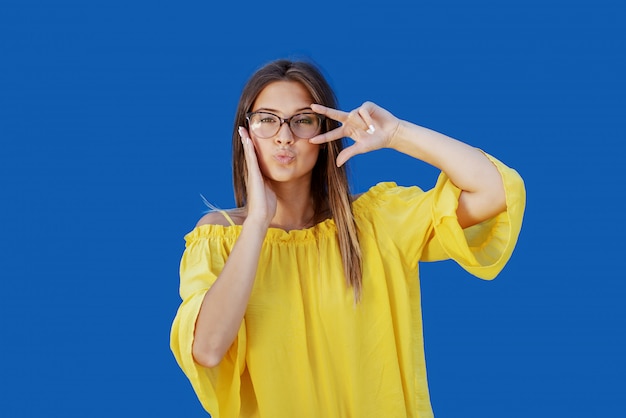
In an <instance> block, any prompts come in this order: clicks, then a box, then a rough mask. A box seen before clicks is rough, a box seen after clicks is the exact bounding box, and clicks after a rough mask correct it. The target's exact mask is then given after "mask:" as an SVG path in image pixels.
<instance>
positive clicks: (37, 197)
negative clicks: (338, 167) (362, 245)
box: [0, 0, 626, 418]
mask: <svg viewBox="0 0 626 418" xmlns="http://www.w3.org/2000/svg"><path fill="white" fill-rule="evenodd" d="M226 3H227V2H208V1H207V2H200V1H181V2H165V1H151V2H147V1H145V2H130V1H129V2H122V1H114V0H109V1H99V0H96V1H88V2H85V1H78V0H75V1H68V0H60V1H55V2H43V1H39V2H38V1H28V0H22V1H18V0H3V2H2V4H1V5H0V194H1V199H0V228H1V229H0V277H1V279H0V330H1V334H0V379H1V382H2V388H1V392H0V416H2V417H36V416H53V417H110V416H120V417H137V416H151V417H179V416H181V417H182V416H184V417H202V416H206V413H205V412H204V411H203V410H202V408H201V406H200V404H199V402H198V401H197V399H196V397H195V395H194V393H193V391H192V389H191V387H190V385H189V383H188V381H187V380H186V378H185V377H184V375H183V374H182V372H181V371H180V369H179V368H178V366H177V365H176V363H175V361H174V358H173V356H172V355H171V353H170V351H169V340H168V338H169V328H170V324H171V321H172V319H173V316H174V314H175V311H176V309H177V307H178V304H179V298H178V294H177V291H178V262H179V258H180V255H181V254H182V251H183V246H184V243H183V239H182V237H183V235H184V234H185V233H186V232H188V231H189V230H190V229H191V228H192V227H193V226H194V224H195V222H196V221H197V219H198V218H199V217H200V216H201V215H202V211H203V210H204V209H205V208H204V206H203V204H202V201H201V199H200V196H199V195H200V193H202V194H203V195H205V196H206V197H207V198H208V199H209V200H211V202H212V203H214V204H216V205H218V206H221V207H230V206H232V205H233V198H232V193H231V180H230V178H231V172H230V130H231V125H232V119H233V114H234V110H235V106H236V103H237V99H238V96H239V93H240V90H241V88H242V86H243V84H244V82H245V81H246V80H247V78H248V77H249V76H250V75H251V73H252V72H253V71H254V70H255V69H256V68H258V67H259V66H260V65H262V64H263V63H265V62H267V61H269V60H271V59H275V58H279V57H285V56H286V57H296V58H298V57H306V58H311V59H313V60H314V61H316V62H317V63H318V64H319V65H320V66H321V67H322V69H323V71H324V72H325V74H327V76H328V78H329V80H330V82H331V84H332V85H333V86H334V87H335V89H336V92H337V94H338V97H339V102H340V107H341V108H342V109H344V110H349V109H351V108H353V107H355V106H358V105H359V104H360V103H362V102H363V101H365V100H372V101H375V102H377V103H379V104H380V105H382V106H384V107H386V108H387V109H389V110H390V111H392V112H393V113H395V114H396V115H397V116H399V117H402V118H405V119H408V120H411V121H413V122H415V123H418V124H421V125H424V126H427V127H430V128H433V129H436V130H439V131H441V132H444V133H447V134H449V135H451V136H454V137H457V138H459V139H462V140H463V141H465V142H468V143H470V144H472V145H475V146H477V147H480V148H483V149H485V150H486V151H488V152H490V153H491V154H493V155H495V156H496V157H498V158H499V159H501V160H502V161H504V162H505V163H507V164H508V165H510V166H512V167H514V168H516V169H517V170H518V171H519V172H520V173H521V174H522V176H523V177H524V179H525V181H526V186H527V190H528V205H527V212H526V216H525V221H524V226H523V230H522V233H521V236H520V240H519V244H518V246H517V249H516V251H515V253H514V254H513V257H512V259H511V261H510V263H509V264H508V265H507V267H506V268H505V269H504V271H503V272H502V273H501V275H500V277H499V278H498V279H497V280H495V281H493V282H483V281H481V280H478V279H475V278H473V277H471V276H470V275H469V274H467V273H465V272H464V271H462V270H461V269H460V268H459V267H458V266H456V265H455V264H453V263H451V262H444V263H435V264H429V265H425V266H424V267H423V282H422V286H423V298H424V301H423V309H424V323H425V336H426V352H427V363H428V372H429V381H430V389H431V394H432V402H433V407H434V410H435V413H436V416H437V417H439V418H446V417H460V416H471V417H478V416H480V417H499V418H500V417H526V416H539V417H555V416H572V417H582V416H597V417H600V416H603V417H609V416H626V411H625V408H624V401H623V397H624V389H626V385H625V384H624V375H625V373H626V364H625V362H624V355H625V354H626V339H625V338H624V330H625V325H626V324H625V322H626V320H625V318H626V309H625V308H624V296H626V295H625V293H626V292H625V290H626V286H625V285H624V279H625V275H624V272H623V270H622V266H623V259H624V249H625V245H624V240H623V237H624V233H625V231H624V229H625V228H624V219H623V218H624V211H623V207H622V204H621V201H622V195H623V191H624V184H623V182H624V173H623V164H622V163H623V157H622V156H623V154H622V153H623V151H624V140H625V139H626V137H625V134H624V132H625V131H624V120H625V117H624V116H625V115H626V112H625V108H626V103H625V102H626V82H625V77H624V74H626V68H625V64H624V60H623V56H624V54H625V52H626V48H625V43H626V30H625V29H624V22H623V17H624V15H623V13H622V12H621V9H620V8H619V7H618V2H617V1H609V0H595V1H591V0H589V1H576V0H571V1H561V0H548V1H546V0H542V1H539V0H525V1H521V0H517V1H496V0H491V1H488V0H482V1H474V2H470V1H459V0H450V1H412V2H408V1H406V2H403V1H399V0H386V1H377V2H370V1H358V2H357V1H345V2H339V1H326V0H323V1H317V2H307V3H303V2H282V1H276V2H261V1H257V2H251V1H245V2H232V4H226ZM351 168H352V177H351V181H352V184H353V185H354V190H355V191H356V192H360V191H364V190H365V189H367V188H368V187H369V186H371V185H373V184H375V183H376V182H378V181H383V180H395V181H397V182H398V183H400V184H418V185H420V186H422V187H423V188H429V187H431V186H432V185H433V184H434V181H435V176H436V174H437V173H436V172H435V171H434V170H433V169H432V168H431V167H428V166H426V165H425V164H423V163H420V162H418V161H415V160H411V159H410V158H407V157H405V156H402V155H399V154H397V153H393V152H387V151H379V152H376V153H371V154H368V155H363V156H358V157H356V158H355V159H354V160H352V165H351Z"/></svg>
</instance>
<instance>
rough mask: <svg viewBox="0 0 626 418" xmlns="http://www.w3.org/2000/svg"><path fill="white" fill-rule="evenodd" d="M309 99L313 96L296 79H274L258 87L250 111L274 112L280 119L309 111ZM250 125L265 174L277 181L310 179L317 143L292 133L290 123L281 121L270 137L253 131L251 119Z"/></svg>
mask: <svg viewBox="0 0 626 418" xmlns="http://www.w3.org/2000/svg"><path fill="white" fill-rule="evenodd" d="M311 103H313V98H312V97H311V95H310V94H309V92H308V91H307V90H306V88H304V86H303V85H302V84H300V83H299V82H296V81H275V82H273V83H270V84H268V85H267V86H266V87H265V88H264V89H263V90H261V93H259V95H258V96H257V98H256V100H255V102H254V104H253V106H252V111H253V112H259V111H263V112H268V113H273V114H275V115H277V116H278V117H280V118H282V119H288V118H291V117H292V116H294V115H297V114H300V113H303V112H312V111H311V108H310V106H311ZM303 122H306V121H303ZM249 125H250V126H249V127H248V132H249V133H250V137H251V138H252V140H253V142H254V145H255V147H256V152H257V156H258V160H259V166H260V168H261V172H262V173H263V175H264V176H265V177H267V178H268V179H270V180H273V181H276V182H289V181H306V182H310V180H311V173H312V171H313V167H314V166H315V163H316V162H317V156H318V154H319V148H320V146H319V145H315V144H311V143H309V140H308V139H303V138H299V137H297V136H296V135H294V133H293V132H292V131H291V128H290V126H289V123H283V124H282V126H281V127H280V129H279V130H278V132H277V133H276V134H275V135H273V136H270V137H269V138H260V137H258V135H255V133H254V131H255V129H254V128H253V126H252V125H253V123H252V122H251V123H250V124H249ZM264 136H265V135H264Z"/></svg>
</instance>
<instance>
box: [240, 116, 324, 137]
mask: <svg viewBox="0 0 626 418" xmlns="http://www.w3.org/2000/svg"><path fill="white" fill-rule="evenodd" d="M257 113H266V114H268V115H272V116H275V117H276V118H277V119H278V120H279V122H280V125H279V126H278V129H277V130H276V133H275V134H274V135H276V134H278V132H280V130H281V128H282V127H283V125H284V124H285V123H286V124H287V126H289V130H290V131H291V133H292V134H293V135H294V136H296V137H297V138H300V139H311V138H313V136H312V137H311V138H302V137H300V136H298V135H296V134H295V133H294V131H293V129H291V120H292V119H293V118H295V117H296V116H300V115H315V116H316V117H317V118H318V119H319V121H320V132H321V131H322V123H324V121H325V120H326V116H324V115H320V114H319V113H315V112H300V113H296V114H295V115H291V116H290V117H288V118H281V117H280V116H278V115H277V114H275V113H272V112H266V111H264V110H258V111H255V112H248V113H246V121H247V122H248V127H250V118H251V117H252V115H254V114H257ZM318 134H319V132H318V133H317V134H316V135H318ZM255 135H257V134H256V133H255ZM274 135H271V136H268V137H265V138H264V137H261V136H259V138H261V139H268V138H271V137H272V136H274ZM257 136H258V135H257Z"/></svg>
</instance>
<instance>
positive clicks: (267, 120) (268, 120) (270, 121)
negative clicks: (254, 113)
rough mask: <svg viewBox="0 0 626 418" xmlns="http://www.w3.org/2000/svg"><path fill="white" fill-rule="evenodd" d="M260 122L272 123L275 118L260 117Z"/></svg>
mask: <svg viewBox="0 0 626 418" xmlns="http://www.w3.org/2000/svg"><path fill="white" fill-rule="evenodd" d="M260 122H261V123H273V122H276V120H275V119H274V118H270V117H267V118H263V119H261V120H260Z"/></svg>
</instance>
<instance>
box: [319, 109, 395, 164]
mask: <svg viewBox="0 0 626 418" xmlns="http://www.w3.org/2000/svg"><path fill="white" fill-rule="evenodd" d="M311 110H313V111H314V112H316V113H319V114H320V115H324V116H326V117H328V118H330V119H333V120H336V121H338V122H340V123H341V126H339V127H338V128H336V129H333V130H332V131H329V132H326V133H324V134H321V135H317V136H315V137H313V138H311V139H310V140H309V142H311V143H313V144H323V143H326V142H331V141H336V140H337V139H340V138H343V137H349V138H352V139H353V140H354V144H352V145H350V146H348V147H346V148H344V149H343V151H341V152H340V153H339V155H338V156H337V166H338V167H340V166H342V165H343V164H344V163H345V162H346V161H348V160H349V159H350V158H352V157H354V156H355V155H357V154H364V153H366V152H370V151H374V150H377V149H381V148H390V147H391V143H392V140H393V137H394V136H395V134H396V132H397V130H398V127H399V125H400V119H398V118H396V117H395V116H394V115H392V114H391V113H390V112H388V111H387V110H385V109H383V108H382V107H380V106H378V105H376V104H374V103H372V102H365V103H363V104H362V105H361V106H360V107H358V108H356V109H354V110H352V111H351V112H349V113H348V112H343V111H341V110H337V109H332V108H330V107H326V106H322V105H319V104H312V105H311Z"/></svg>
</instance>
